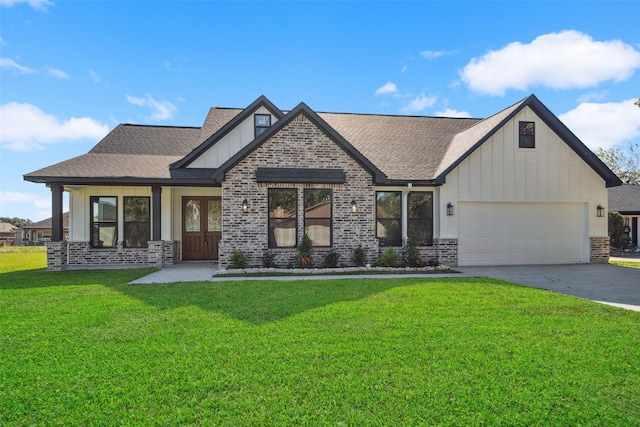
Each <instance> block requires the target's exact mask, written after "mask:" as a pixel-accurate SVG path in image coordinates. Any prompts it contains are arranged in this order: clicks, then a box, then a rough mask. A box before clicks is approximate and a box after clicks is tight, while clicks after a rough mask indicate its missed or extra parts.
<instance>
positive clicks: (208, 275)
mask: <svg viewBox="0 0 640 427" xmlns="http://www.w3.org/2000/svg"><path fill="white" fill-rule="evenodd" d="M624 260H626V261H628V260H629V259H627V258H624ZM638 261H639V263H638V265H639V267H640V259H639V260H638ZM217 269H218V266H217V264H213V263H210V262H202V263H200V262H198V263H192V262H185V263H180V264H176V265H173V266H169V267H165V268H163V269H162V270H159V271H157V272H155V273H152V274H150V275H148V276H144V277H141V278H139V279H136V280H134V281H132V282H130V284H132V285H139V284H151V283H176V282H193V281H212V282H220V281H240V280H338V279H353V278H358V279H381V278H382V279H385V278H386V279H394V278H409V277H420V278H442V277H493V278H496V279H501V280H506V281H509V282H514V283H519V284H522V285H526V286H532V287H536V288H540V289H547V290H550V291H553V292H558V293H561V294H566V295H573V296H577V297H580V298H585V299H589V300H592V301H596V302H602V303H604V304H610V305H614V306H617V307H621V308H626V309H629V310H635V311H640V268H633V267H621V266H616V265H610V264H576V265H532V266H502V267H456V268H455V269H456V270H457V271H459V272H460V273H453V274H384V275H378V274H362V275H357V276H356V275H304V276H268V277H267V276H259V277H223V276H220V277H215V276H214V275H215V272H216V271H217Z"/></svg>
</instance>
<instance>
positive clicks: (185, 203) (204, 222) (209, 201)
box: [182, 196, 222, 260]
mask: <svg viewBox="0 0 640 427" xmlns="http://www.w3.org/2000/svg"><path fill="white" fill-rule="evenodd" d="M221 237H222V202H221V200H220V197H193V196H184V197H182V259H184V260H196V259H197V260H200V259H218V242H219V241H220V238H221Z"/></svg>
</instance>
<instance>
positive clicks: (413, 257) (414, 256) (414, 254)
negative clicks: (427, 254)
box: [402, 239, 420, 267]
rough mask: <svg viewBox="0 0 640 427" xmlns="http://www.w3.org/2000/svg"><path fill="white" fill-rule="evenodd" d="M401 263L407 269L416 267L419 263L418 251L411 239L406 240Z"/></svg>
mask: <svg viewBox="0 0 640 427" xmlns="http://www.w3.org/2000/svg"><path fill="white" fill-rule="evenodd" d="M402 261H403V263H404V265H405V266H407V267H417V266H418V263H419V262H420V251H419V250H418V247H417V246H416V243H415V241H414V240H413V239H407V242H406V243H405V245H404V248H403V250H402Z"/></svg>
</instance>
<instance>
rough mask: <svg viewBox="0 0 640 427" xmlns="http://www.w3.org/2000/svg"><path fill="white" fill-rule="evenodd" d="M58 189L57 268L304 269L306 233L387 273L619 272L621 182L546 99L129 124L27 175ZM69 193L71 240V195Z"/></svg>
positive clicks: (262, 110)
mask: <svg viewBox="0 0 640 427" xmlns="http://www.w3.org/2000/svg"><path fill="white" fill-rule="evenodd" d="M25 179H26V180H28V181H32V182H37V183H44V184H47V185H48V186H49V187H50V188H51V191H52V206H53V209H52V212H53V234H52V242H50V243H48V268H49V269H51V270H60V269H65V268H67V266H68V265H82V264H102V263H104V264H152V265H156V266H163V265H167V264H172V263H176V262H180V261H182V260H192V259H193V260H201V259H211V260H218V261H219V264H220V266H221V267H226V266H228V264H229V257H230V255H231V253H232V251H233V250H234V249H236V250H239V251H242V252H244V253H245V254H246V255H247V257H248V261H249V264H250V265H251V266H259V265H260V264H261V257H262V255H263V253H264V252H265V251H267V250H269V251H270V252H271V253H272V254H273V255H274V256H275V262H276V264H278V265H281V266H285V265H287V264H288V263H291V262H292V261H293V259H294V256H295V251H296V245H297V244H298V243H299V242H300V240H301V238H302V236H303V233H305V232H306V233H307V234H308V235H309V236H311V238H312V241H313V244H314V246H315V247H314V253H315V255H314V261H316V262H317V261H320V260H321V259H322V255H323V254H324V253H326V252H327V251H329V250H331V249H333V250H335V251H337V252H339V253H340V256H341V258H340V261H341V263H344V264H347V265H348V264H351V263H352V257H353V253H354V250H355V248H356V247H358V246H359V245H361V246H362V248H363V249H364V251H365V253H366V256H367V259H368V261H369V262H371V263H374V262H375V261H376V259H377V258H378V257H379V255H380V254H381V252H383V251H384V250H386V249H387V248H393V249H394V250H396V251H401V250H402V246H403V245H404V244H405V243H406V239H407V238H410V239H412V240H413V241H414V242H415V243H416V244H417V245H418V248H419V250H420V252H421V256H422V257H423V259H425V260H426V259H430V258H438V259H439V260H440V261H441V262H443V263H446V264H449V265H500V264H551V263H589V262H606V261H607V260H608V257H609V237H608V233H607V218H606V214H605V212H606V209H607V188H608V187H613V186H617V185H620V184H621V181H620V180H619V178H618V177H617V176H615V174H614V173H613V172H611V170H610V169H609V168H608V167H607V166H606V165H605V164H604V163H602V161H600V159H598V158H597V157H596V156H595V155H594V154H593V153H592V152H591V151H590V150H589V149H588V148H587V147H586V146H585V145H584V144H583V143H582V142H581V141H580V140H578V138H577V137H576V136H575V135H574V134H573V133H571V131H569V129H567V128H566V126H564V125H563V124H562V122H561V121H560V120H559V119H558V118H557V117H556V116H555V115H554V114H553V113H551V111H549V110H548V109H547V108H546V107H545V106H544V105H543V104H542V103H541V102H540V101H539V100H538V99H537V98H536V97H535V96H534V95H531V96H529V97H527V98H525V99H523V100H521V101H518V102H517V103H515V104H513V105H511V106H509V107H507V108H506V109H504V110H502V111H500V112H498V113H496V114H495V115H493V116H491V117H489V118H487V119H470V118H442V117H421V116H393V115H376V114H352V113H322V112H316V111H314V110H312V109H311V108H310V107H308V106H307V105H306V104H304V103H300V104H299V105H298V106H296V107H295V108H293V109H292V110H289V111H286V110H281V109H279V108H278V107H276V106H275V105H274V104H273V103H272V102H271V101H269V100H268V99H267V98H265V97H264V96H261V97H259V98H258V99H256V100H255V101H254V102H253V103H252V104H251V105H249V106H248V107H247V108H244V109H233V108H212V109H210V111H209V113H208V115H207V117H206V119H205V121H204V124H203V125H202V127H177V126H143V125H131V124H122V125H119V126H117V127H116V128H115V129H114V130H113V131H112V132H110V133H109V134H108V135H107V136H106V137H105V138H104V139H103V140H102V141H100V142H99V143H98V144H97V145H96V146H95V147H94V148H93V149H92V150H91V151H90V152H89V153H87V154H84V155H82V156H79V157H76V158H73V159H69V160H67V161H64V162H62V163H58V164H56V165H53V166H49V167H46V168H44V169H41V170H38V171H35V172H32V173H29V174H26V175H25ZM64 191H66V192H68V193H69V205H70V234H69V242H68V243H67V242H64V241H62V240H63V231H62V193H63V192H64Z"/></svg>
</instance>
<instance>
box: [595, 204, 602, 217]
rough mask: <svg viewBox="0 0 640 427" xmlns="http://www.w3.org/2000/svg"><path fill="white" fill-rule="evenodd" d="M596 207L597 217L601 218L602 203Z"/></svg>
mask: <svg viewBox="0 0 640 427" xmlns="http://www.w3.org/2000/svg"><path fill="white" fill-rule="evenodd" d="M596 209H597V212H598V218H602V217H603V216H604V207H603V206H602V205H598V207H597V208H596Z"/></svg>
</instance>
